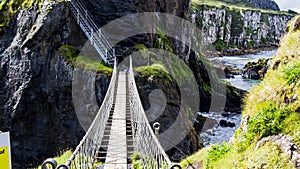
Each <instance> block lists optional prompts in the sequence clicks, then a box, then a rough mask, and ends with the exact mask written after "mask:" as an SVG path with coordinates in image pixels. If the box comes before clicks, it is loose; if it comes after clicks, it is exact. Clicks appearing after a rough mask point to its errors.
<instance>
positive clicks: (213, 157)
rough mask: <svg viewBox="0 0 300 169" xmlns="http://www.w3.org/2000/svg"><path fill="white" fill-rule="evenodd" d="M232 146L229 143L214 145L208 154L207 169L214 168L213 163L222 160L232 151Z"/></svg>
mask: <svg viewBox="0 0 300 169" xmlns="http://www.w3.org/2000/svg"><path fill="white" fill-rule="evenodd" d="M231 148H232V146H231V144H229V143H223V144H218V145H214V146H213V147H212V148H211V149H210V150H209V152H208V155H207V158H206V160H207V163H206V168H213V166H212V162H215V161H217V160H218V159H220V158H221V157H222V156H223V155H224V154H226V153H228V152H229V151H230V150H231Z"/></svg>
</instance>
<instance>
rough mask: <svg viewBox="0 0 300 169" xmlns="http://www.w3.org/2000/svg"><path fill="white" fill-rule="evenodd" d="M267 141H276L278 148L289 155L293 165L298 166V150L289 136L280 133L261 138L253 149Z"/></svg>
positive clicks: (299, 159) (299, 154) (299, 158)
mask: <svg viewBox="0 0 300 169" xmlns="http://www.w3.org/2000/svg"><path fill="white" fill-rule="evenodd" d="M267 142H271V143H276V144H277V145H278V147H279V149H280V150H281V151H282V152H284V153H286V155H288V156H289V157H290V159H291V160H292V161H293V164H294V166H295V167H296V168H300V151H299V148H298V147H297V145H296V144H295V143H294V141H293V138H292V137H291V136H288V135H284V134H281V135H278V136H270V137H267V138H263V139H261V140H260V141H259V142H258V143H257V145H256V147H255V150H257V149H259V148H260V147H262V146H264V145H265V144H266V143H267ZM255 150H254V151H255Z"/></svg>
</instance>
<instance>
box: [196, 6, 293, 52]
mask: <svg viewBox="0 0 300 169" xmlns="http://www.w3.org/2000/svg"><path fill="white" fill-rule="evenodd" d="M291 17H292V16H290V15H285V14H271V13H265V12H261V11H259V10H256V11H252V10H240V9H235V8H232V9H230V8H228V7H223V8H218V7H212V6H207V5H197V4H194V5H193V10H192V11H191V18H192V21H194V22H195V23H196V25H197V26H198V28H199V29H201V30H202V34H203V37H204V39H203V43H204V44H205V43H211V44H214V45H215V47H216V49H217V50H225V49H227V48H229V47H231V48H236V47H239V48H256V47H264V46H270V45H278V44H279V41H280V38H281V36H282V35H283V34H284V32H285V29H286V26H287V23H288V21H289V20H290V19H291Z"/></svg>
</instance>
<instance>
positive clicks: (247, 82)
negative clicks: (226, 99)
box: [210, 50, 277, 91]
mask: <svg viewBox="0 0 300 169" xmlns="http://www.w3.org/2000/svg"><path fill="white" fill-rule="evenodd" d="M276 51H277V50H272V51H262V52H258V53H256V54H247V55H237V56H223V57H215V58H211V59H210V61H211V62H212V63H213V64H219V65H224V66H229V67H233V68H237V69H243V68H244V66H245V65H246V64H247V63H248V62H256V61H258V59H261V58H272V57H273V56H274V55H275V54H276ZM224 80H226V81H228V82H230V83H231V84H232V85H233V86H235V87H237V88H239V89H243V90H247V91H249V90H250V88H251V87H253V86H254V85H257V84H258V83H259V82H260V80H252V79H244V78H243V77H242V76H241V75H236V76H234V78H231V79H224Z"/></svg>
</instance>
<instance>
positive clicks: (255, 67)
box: [242, 59, 269, 80]
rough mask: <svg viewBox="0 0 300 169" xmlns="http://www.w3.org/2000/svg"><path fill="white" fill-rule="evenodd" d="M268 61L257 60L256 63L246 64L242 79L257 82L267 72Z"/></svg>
mask: <svg viewBox="0 0 300 169" xmlns="http://www.w3.org/2000/svg"><path fill="white" fill-rule="evenodd" d="M268 62H269V59H259V60H258V61H257V62H248V63H247V64H246V65H245V67H244V68H243V71H242V76H243V78H247V79H254V80H259V79H263V78H264V77H265V74H266V73H267V71H268V67H269V66H268Z"/></svg>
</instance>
